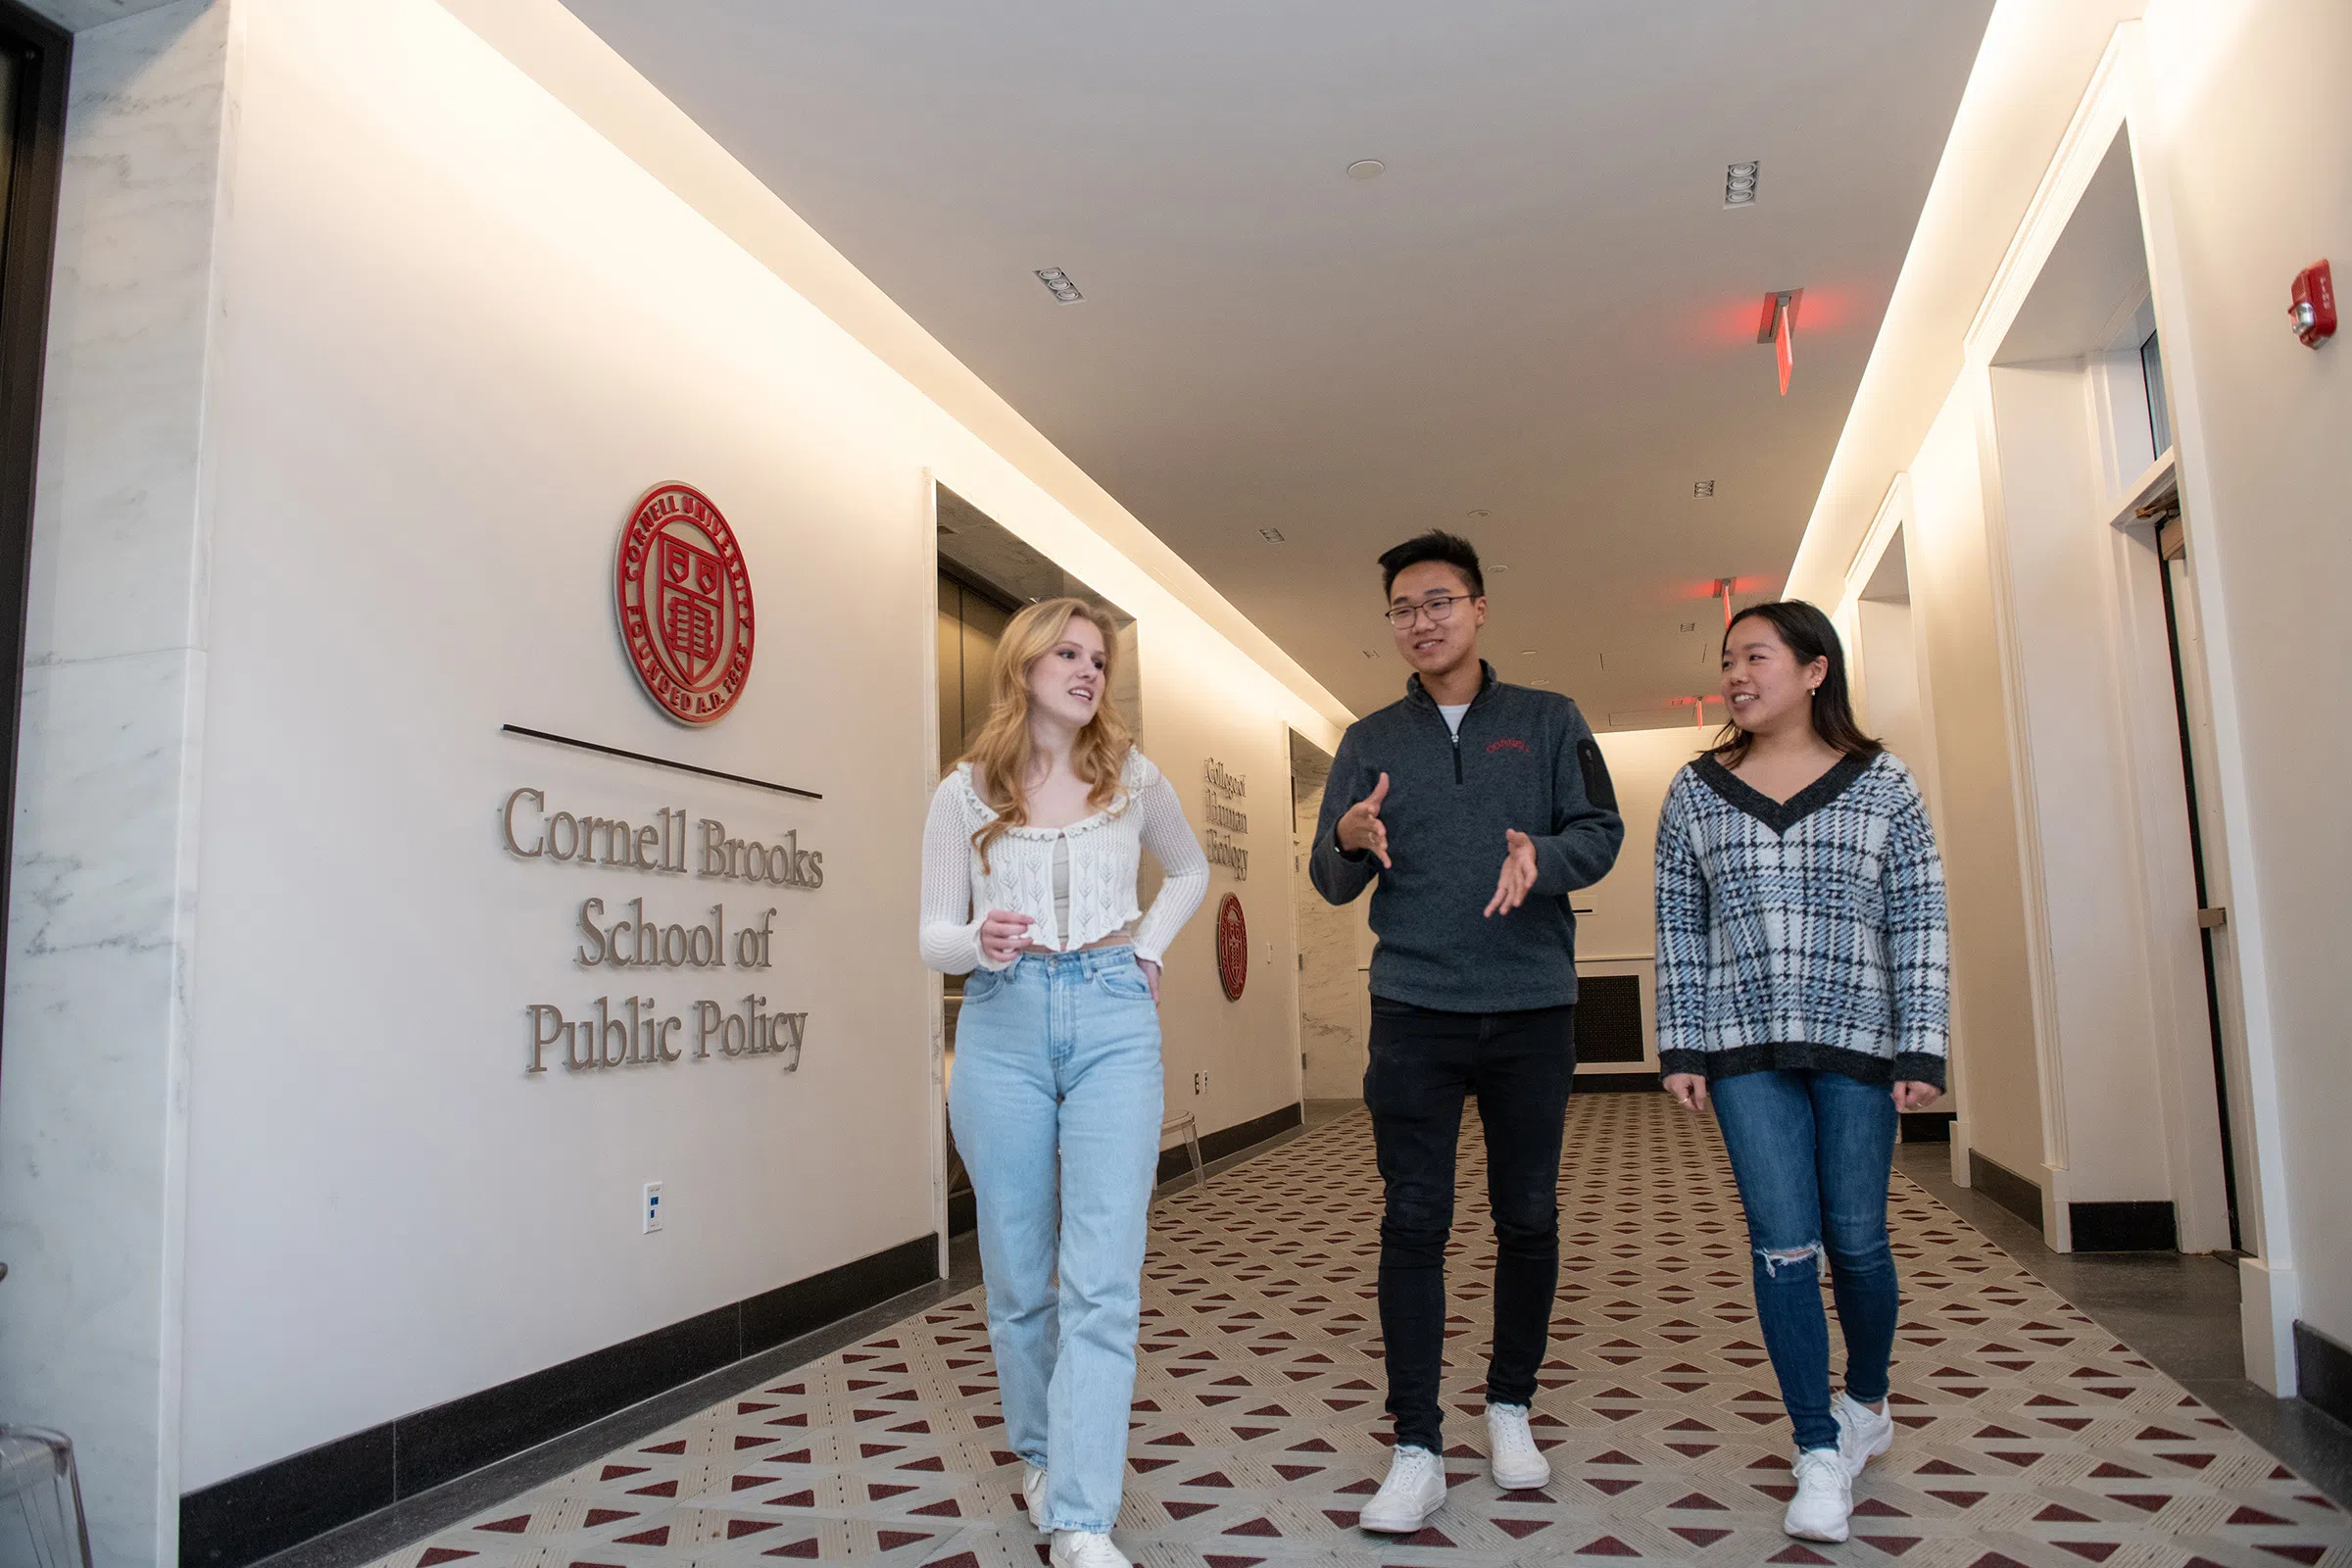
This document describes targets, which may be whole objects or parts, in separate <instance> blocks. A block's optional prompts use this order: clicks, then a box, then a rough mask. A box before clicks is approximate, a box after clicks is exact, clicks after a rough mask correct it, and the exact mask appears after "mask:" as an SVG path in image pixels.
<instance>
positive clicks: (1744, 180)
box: [1723, 160, 1764, 207]
mask: <svg viewBox="0 0 2352 1568" xmlns="http://www.w3.org/2000/svg"><path fill="white" fill-rule="evenodd" d="M1763 169H1764V166H1763V165H1762V164H1759V163H1756V162H1754V161H1753V160H1750V161H1749V162H1747V163H1744V164H1733V165H1732V166H1731V167H1729V168H1728V169H1726V170H1724V172H1723V205H1724V206H1726V207H1753V206H1754V205H1755V204H1756V180H1757V178H1758V176H1759V175H1761V174H1762V172H1763Z"/></svg>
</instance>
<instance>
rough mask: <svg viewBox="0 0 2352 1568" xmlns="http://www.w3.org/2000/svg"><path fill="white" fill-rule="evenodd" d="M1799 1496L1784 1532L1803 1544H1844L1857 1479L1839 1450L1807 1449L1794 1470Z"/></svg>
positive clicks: (1792, 1502) (1794, 1499)
mask: <svg viewBox="0 0 2352 1568" xmlns="http://www.w3.org/2000/svg"><path fill="white" fill-rule="evenodd" d="M1791 1468H1792V1470H1793V1471H1794V1473H1795V1475H1796V1495H1795V1496H1794V1497H1792V1498H1790V1499H1789V1515H1788V1517H1787V1518H1785V1519H1783V1520H1782V1521H1781V1529H1782V1530H1783V1531H1785V1532H1787V1533H1788V1534H1789V1535H1791V1536H1794V1537H1796V1538H1797V1539H1798V1540H1800V1541H1843V1540H1844V1539H1845V1534H1846V1531H1845V1520H1846V1516H1847V1515H1848V1514H1850V1513H1852V1512H1853V1511H1854V1478H1853V1477H1852V1476H1850V1475H1848V1474H1847V1473H1846V1469H1845V1459H1844V1456H1843V1455H1841V1454H1840V1453H1838V1450H1837V1449H1836V1448H1807V1449H1805V1450H1804V1451H1803V1452H1802V1453H1799V1454H1798V1455H1797V1456H1796V1463H1795V1464H1794V1465H1793V1466H1792V1467H1791Z"/></svg>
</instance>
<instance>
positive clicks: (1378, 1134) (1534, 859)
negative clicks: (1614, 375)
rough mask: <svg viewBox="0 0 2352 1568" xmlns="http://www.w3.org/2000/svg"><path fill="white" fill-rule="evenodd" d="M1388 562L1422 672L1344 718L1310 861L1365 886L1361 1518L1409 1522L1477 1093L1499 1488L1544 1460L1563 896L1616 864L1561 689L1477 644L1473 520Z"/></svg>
mask: <svg viewBox="0 0 2352 1568" xmlns="http://www.w3.org/2000/svg"><path fill="white" fill-rule="evenodd" d="M1380 567H1381V572H1382V583H1383V587H1384V591H1385V593H1386V594H1387V597H1388V610H1387V611H1386V614H1387V616H1388V620H1389V625H1390V627H1391V628H1392V630H1393V631H1394V632H1395V633H1396V638H1397V652H1398V653H1399V654H1401V655H1403V656H1404V661H1405V662H1406V663H1408V664H1410V665H1411V666H1412V667H1413V675H1412V678H1411V679H1410V680H1408V681H1407V682H1406V683H1405V695H1404V698H1403V700H1402V701H1401V702H1397V703H1393V704H1391V705H1390V706H1389V707H1387V708H1384V709H1382V710H1381V711H1379V712H1377V713H1373V714H1371V715H1370V716H1369V717H1366V718H1362V719H1359V720H1357V721H1356V722H1355V723H1353V724H1351V725H1349V726H1348V733H1347V735H1346V736H1345V737H1344V738H1343V739H1342V740H1341V742H1340V753H1339V756H1338V757H1337V758H1336V759H1334V760H1333V762H1332V767H1331V779H1330V782H1329V783H1328V784H1327V785H1326V786H1325V787H1324V792H1323V811H1322V816H1321V820H1320V821H1319V822H1318V824H1317V829H1316V837H1315V848H1314V854H1313V857H1312V860H1311V864H1310V870H1311V873H1312V875H1313V878H1314V883H1315V887H1316V890H1317V891H1318V892H1320V893H1321V894H1322V895H1323V897H1324V898H1326V899H1328V900H1330V901H1331V902H1332V903H1334V904H1346V903H1348V902H1350V901H1351V900H1353V899H1354V898H1356V897H1357V896H1358V895H1359V894H1361V893H1362V892H1363V891H1364V889H1365V888H1366V887H1367V886H1369V887H1371V888H1372V889H1373V893H1372V929H1373V932H1374V933H1375V934H1376V935H1377V936H1378V937H1379V939H1380V945H1379V947H1378V948H1377V949H1376V950H1375V951H1374V953H1373V955H1372V1040H1371V1063H1370V1065H1369V1066H1368V1067H1367V1068H1366V1069H1365V1072H1364V1103H1365V1105H1366V1106H1367V1108H1369V1109H1370V1111H1371V1113H1372V1132H1373V1138H1374V1142H1375V1145H1376V1147H1377V1150H1378V1154H1379V1160H1380V1175H1381V1180H1382V1182H1383V1183H1384V1185H1385V1186H1386V1188H1387V1190H1388V1205H1387V1212H1386V1213H1385V1214H1384V1215H1383V1217H1382V1219H1381V1226H1380V1327H1381V1335H1382V1338H1383V1340H1384V1341H1385V1348H1386V1352H1387V1356H1388V1367H1389V1404H1388V1408H1389V1414H1390V1415H1391V1417H1393V1418H1394V1419H1395V1422H1396V1451H1395V1453H1394V1455H1393V1457H1392V1458H1391V1461H1390V1465H1389V1474H1388V1479H1387V1481H1386V1482H1384V1483H1383V1484H1382V1486H1381V1488H1380V1491H1379V1493H1378V1494H1377V1495H1375V1496H1374V1497H1373V1498H1372V1499H1371V1500H1370V1501H1369V1502H1367V1503H1365V1504H1364V1509H1363V1513H1362V1515H1361V1521H1360V1522H1361V1523H1362V1525H1363V1527H1364V1528H1365V1529H1366V1530H1377V1531H1382V1532H1386V1533H1392V1534H1398V1535H1409V1534H1411V1533H1413V1532H1414V1531H1417V1530H1419V1529H1420V1528H1421V1526H1422V1524H1423V1522H1424V1521H1426V1520H1427V1519H1428V1518H1429V1516H1430V1515H1431V1514H1432V1513H1435V1512H1436V1511H1437V1510H1438V1508H1439V1506H1440V1505H1441V1504H1443V1503H1444V1502H1445V1500H1446V1465H1445V1461H1444V1459H1443V1457H1442V1455H1443V1454H1444V1452H1445V1442H1444V1438H1443V1434H1442V1432H1441V1430H1440V1426H1441V1421H1442V1416H1441V1413H1440V1408H1439V1384H1440V1380H1441V1377H1442V1375H1443V1372H1444V1367H1445V1353H1446V1236H1447V1233H1448V1232H1450V1231H1451V1229H1452V1227H1453V1173H1454V1153H1455V1149H1456V1146H1457V1144H1458V1142H1459V1139H1460V1134H1461V1120H1462V1102H1463V1100H1464V1099H1465V1098H1467V1097H1468V1096H1470V1095H1473V1094H1475V1095H1476V1096H1477V1097H1478V1113H1479V1120H1480V1122H1481V1124H1482V1125H1483V1126H1484V1128H1485V1131H1486V1139H1487V1172H1488V1174H1487V1196H1488V1199H1489V1201H1490V1202H1491V1203H1492V1205H1493V1207H1494V1210H1495V1346H1494V1352H1493V1355H1492V1357H1491V1358H1490V1360H1489V1362H1488V1366H1487V1437H1488V1444H1489V1447H1488V1452H1489V1456H1490V1458H1489V1462H1490V1464H1491V1465H1492V1467H1493V1473H1494V1477H1495V1485H1496V1486H1498V1487H1500V1488H1502V1489H1503V1490H1504V1491H1507V1492H1517V1491H1526V1490H1529V1489H1533V1488H1539V1487H1542V1486H1544V1484H1545V1483H1547V1482H1548V1481H1549V1480H1550V1479H1551V1464H1550V1461H1549V1460H1547V1459H1546V1458H1544V1453H1543V1451H1542V1450H1541V1449H1540V1448H1538V1447H1537V1446H1536V1441H1535V1438H1534V1436H1533V1435H1532V1434H1531V1433H1530V1432H1529V1430H1528V1405H1529V1402H1530V1401H1531V1400H1532V1399H1533V1398H1534V1397H1535V1392H1536V1372H1537V1369H1538V1368H1539V1367H1541V1366H1542V1365H1543V1363H1544V1342H1545V1339H1546V1336H1547V1332H1548V1330H1549V1328H1550V1325H1551V1304H1552V1299H1553V1295H1554V1292H1555V1289H1556V1286H1557V1283H1558V1278H1559V1258H1560V1243H1559V1206H1558V1203H1557V1201H1556V1197H1557V1192H1558V1188H1559V1169H1560V1137H1561V1131H1562V1127H1563V1125H1564V1123H1565V1122H1566V1119H1567V1113H1568V1093H1569V1090H1570V1088H1571V1087H1572V1086H1573V1083H1574V1080H1575V1076H1576V1035H1575V1003H1576V920H1575V917H1574V915H1573V914H1571V913H1570V911H1569V907H1568V895H1569V893H1570V892H1571V891H1572V890H1574V889H1577V888H1582V887H1590V886H1591V885H1592V884H1593V883H1594V882H1597V881H1599V880H1600V879H1601V877H1602V876H1604V875H1606V874H1607V872H1608V869H1609V866H1610V865H1611V864H1612V863H1613V862H1614V861H1615V860H1616V858H1617V849H1618V846H1619V844H1621V843H1622V842H1623V841H1624V838H1625V824H1624V823H1623V822H1622V821H1620V820H1619V818H1618V815H1617V796H1616V792H1615V790H1614V789H1612V788H1611V787H1610V784H1609V771H1608V768H1607V766H1606V764H1604V763H1603V762H1602V760H1601V757H1600V748H1599V747H1598V746H1597V745H1596V744H1594V742H1593V732H1592V730H1591V729H1589V728H1587V727H1586V724H1585V721H1584V718H1583V717H1582V715H1580V714H1579V713H1578V712H1577V711H1576V705H1575V704H1574V703H1572V702H1570V701H1569V700H1568V699H1567V698H1565V697H1562V696H1559V695H1558V694H1556V693H1552V692H1540V691H1534V690H1531V689H1529V688H1528V687H1525V686H1509V685H1505V684H1504V683H1502V682H1501V681H1499V680H1497V679H1495V671H1494V668H1493V667H1492V666H1491V665H1489V664H1488V663H1487V662H1485V661H1484V660H1482V659H1480V658H1479V655H1478V633H1479V628H1480V627H1481V626H1484V625H1485V624H1486V621H1487V599H1486V581H1485V578H1484V576H1483V575H1482V574H1481V573H1480V571H1479V565H1478V552H1477V551H1476V550H1475V549H1473V548H1472V547H1471V545H1470V542H1469V541H1468V540H1466V539H1459V538H1456V537H1454V536H1453V535H1451V534H1447V533H1439V532H1432V533H1426V534H1423V535H1421V536H1420V537H1419V538H1417V539H1409V540H1407V541H1405V542H1404V543H1403V544H1400V545H1398V546H1397V548H1396V549H1394V550H1392V551H1390V552H1389V553H1388V554H1387V555H1384V556H1382V557H1381V558H1380Z"/></svg>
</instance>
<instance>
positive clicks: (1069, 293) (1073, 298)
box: [1037, 267, 1086, 305]
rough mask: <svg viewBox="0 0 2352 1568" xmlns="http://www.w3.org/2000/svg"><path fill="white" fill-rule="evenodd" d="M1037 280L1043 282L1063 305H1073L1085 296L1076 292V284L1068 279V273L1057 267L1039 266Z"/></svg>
mask: <svg viewBox="0 0 2352 1568" xmlns="http://www.w3.org/2000/svg"><path fill="white" fill-rule="evenodd" d="M1037 280H1038V281H1039V282H1040V283H1043V284H1045V285H1046V287H1047V288H1048V289H1050V290H1051V291H1052V292H1053V295H1054V298H1055V299H1057V300H1059V301H1060V302H1061V303H1062V304H1064V305H1075V304H1077V303H1078V302H1079V301H1080V300H1083V299H1085V298H1086V296H1085V295H1083V294H1081V293H1079V292H1078V285H1077V284H1075V283H1073V282H1071V281H1070V274H1069V273H1067V272H1065V271H1063V270H1061V269H1060V268H1058V267H1041V268H1039V269H1038V270H1037Z"/></svg>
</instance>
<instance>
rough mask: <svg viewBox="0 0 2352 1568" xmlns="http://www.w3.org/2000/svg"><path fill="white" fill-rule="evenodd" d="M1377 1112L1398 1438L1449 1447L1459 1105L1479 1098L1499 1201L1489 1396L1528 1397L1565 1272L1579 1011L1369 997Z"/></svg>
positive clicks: (1498, 1400)
mask: <svg viewBox="0 0 2352 1568" xmlns="http://www.w3.org/2000/svg"><path fill="white" fill-rule="evenodd" d="M1371 1054H1372V1060H1371V1065H1370V1066H1368V1067H1367V1068H1365V1070H1364V1104H1365V1105H1366V1107H1367V1108H1369V1109H1370V1111H1371V1112H1372V1136H1373V1140H1374V1145H1375V1147H1376V1148H1377V1149H1378V1151H1379V1157H1380V1178H1381V1181H1382V1182H1383V1183H1384V1184H1386V1186H1387V1188H1388V1209H1387V1212H1386V1213H1384V1214H1383V1215H1382V1216H1381V1221H1380V1331H1381V1335H1382V1337H1383V1338H1384V1339H1385V1340H1386V1341H1387V1348H1388V1361H1389V1414H1390V1415H1391V1416H1392V1417H1394V1418H1395V1419H1396V1423H1397V1443H1398V1444H1399V1445H1403V1444H1414V1445H1417V1446H1421V1447H1424V1448H1427V1449H1429V1450H1430V1451H1431V1452H1433V1453H1435V1452H1440V1451H1442V1445H1441V1442H1440V1436H1439V1432H1440V1426H1441V1422H1442V1419H1443V1418H1442V1417H1441V1415H1440V1413H1439V1409H1438V1392H1439V1383H1440V1380H1441V1378H1442V1376H1443V1374H1444V1369H1445V1364H1446V1237H1447V1235H1448V1234H1449V1233H1450V1232H1451V1231H1452V1229H1453V1162H1454V1151H1455V1149H1456V1147H1457V1146H1458V1145H1459V1143H1460V1141H1461V1131H1462V1101H1463V1100H1464V1098H1466V1097H1467V1096H1469V1095H1472V1094H1475V1095H1477V1096H1478V1114H1479V1119H1480V1120H1481V1121H1483V1122H1484V1123H1485V1124H1486V1133H1487V1199H1488V1201H1489V1202H1490V1203H1491V1204H1492V1205H1493V1207H1494V1210H1495V1351H1494V1355H1493V1357H1492V1359H1490V1360H1489V1362H1488V1363H1487V1398H1488V1400H1489V1402H1491V1403H1495V1404H1526V1403H1528V1402H1529V1401H1530V1400H1531V1399H1533V1398H1534V1397H1535V1393H1536V1373H1537V1371H1538V1369H1539V1368H1541V1367H1542V1366H1543V1364H1544V1342H1545V1340H1546V1338H1547V1337H1548V1334H1549V1330H1550V1328H1551V1303H1552V1300H1553V1298H1554V1297H1555V1295H1556V1294H1557V1291H1558V1287H1559V1277H1560V1211H1559V1201H1558V1193H1559V1181H1560V1135H1561V1132H1562V1129H1563V1127H1564V1125H1565V1123H1566V1121H1567V1116H1568V1094H1569V1091H1570V1089H1571V1088H1573V1087H1574V1085H1575V1081H1576V1009H1575V1008H1574V1007H1543V1008H1538V1009H1535V1010H1533V1011H1528V1012H1438V1011H1434V1010H1432V1009H1431V1008H1428V1007H1415V1006H1411V1005H1407V1004H1405V1003H1401V1002H1390V1001H1388V1000H1386V999H1385V998H1381V997H1374V998H1373V999H1372V1053H1371Z"/></svg>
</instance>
